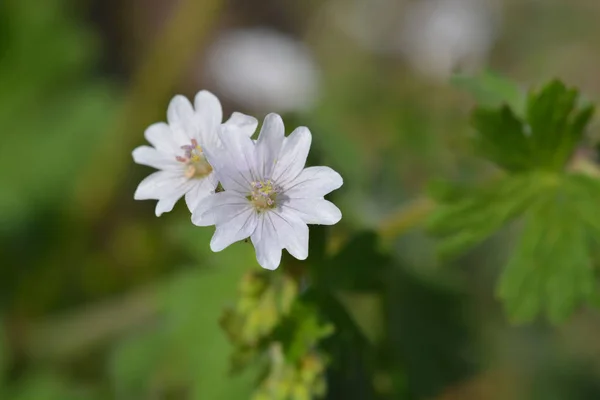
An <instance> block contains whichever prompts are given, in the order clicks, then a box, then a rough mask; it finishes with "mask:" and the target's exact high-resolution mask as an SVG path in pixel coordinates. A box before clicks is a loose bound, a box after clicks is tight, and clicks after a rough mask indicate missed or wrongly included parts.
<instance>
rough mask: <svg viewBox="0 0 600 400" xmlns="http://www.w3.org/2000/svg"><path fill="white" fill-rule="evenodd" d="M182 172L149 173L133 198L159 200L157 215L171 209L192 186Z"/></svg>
mask: <svg viewBox="0 0 600 400" xmlns="http://www.w3.org/2000/svg"><path fill="white" fill-rule="evenodd" d="M192 184H193V182H190V180H189V179H187V178H186V177H185V176H183V175H182V174H181V173H178V172H173V171H159V172H155V173H153V174H152V175H149V176H148V177H146V179H144V180H143V181H142V182H141V183H140V184H139V185H138V187H137V189H136V191H135V194H134V195H133V198H134V199H136V200H148V199H157V200H159V202H158V204H157V205H156V216H157V217H158V216H160V215H161V214H162V213H165V212H168V211H171V210H172V209H173V206H174V205H175V203H176V202H177V200H179V199H180V198H181V197H182V196H183V195H184V194H185V193H186V192H187V191H188V190H189V189H190V188H191V186H192Z"/></svg>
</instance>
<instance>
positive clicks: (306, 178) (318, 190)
mask: <svg viewBox="0 0 600 400" xmlns="http://www.w3.org/2000/svg"><path fill="white" fill-rule="evenodd" d="M343 183H344V180H343V179H342V177H341V176H340V174H338V173H337V172H335V171H334V170H333V169H331V168H329V167H309V168H305V169H304V170H303V171H302V172H301V173H300V175H298V176H297V177H296V179H294V180H293V181H291V182H289V183H288V184H287V186H286V187H284V191H285V195H286V196H287V197H290V198H318V197H323V196H325V195H326V194H328V193H329V192H331V191H333V190H336V189H339V188H340V187H341V186H342V184H343Z"/></svg>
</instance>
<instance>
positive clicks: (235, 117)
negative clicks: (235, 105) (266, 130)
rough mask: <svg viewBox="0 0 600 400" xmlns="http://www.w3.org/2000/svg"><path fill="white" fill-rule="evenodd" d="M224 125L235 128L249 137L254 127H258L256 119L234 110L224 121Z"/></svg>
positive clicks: (254, 129) (252, 133)
mask: <svg viewBox="0 0 600 400" xmlns="http://www.w3.org/2000/svg"><path fill="white" fill-rule="evenodd" d="M224 125H227V126H230V127H232V128H233V129H237V131H238V132H240V133H241V134H242V135H246V136H248V137H251V136H252V135H254V132H255V131H256V128H257V127H258V120H257V119H256V118H254V117H251V116H249V115H246V114H242V113H239V112H234V113H233V114H231V117H230V118H229V119H228V120H227V121H226V122H225V123H224Z"/></svg>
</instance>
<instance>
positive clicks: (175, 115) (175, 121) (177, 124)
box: [167, 95, 198, 146]
mask: <svg viewBox="0 0 600 400" xmlns="http://www.w3.org/2000/svg"><path fill="white" fill-rule="evenodd" d="M195 118H196V117H195V115H194V108H193V107H192V104H191V103H190V101H189V100H188V99H187V98H186V97H184V96H181V95H177V96H175V97H173V99H172V100H171V102H170V103H169V108H168V109H167V121H168V122H169V127H170V128H171V131H172V133H173V137H174V139H175V141H176V143H177V144H178V146H183V145H189V144H190V140H191V139H192V138H195V137H196V136H197V135H196V133H197V130H198V128H197V127H196V123H195Z"/></svg>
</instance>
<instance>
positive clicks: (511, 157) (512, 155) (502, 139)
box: [472, 106, 532, 172]
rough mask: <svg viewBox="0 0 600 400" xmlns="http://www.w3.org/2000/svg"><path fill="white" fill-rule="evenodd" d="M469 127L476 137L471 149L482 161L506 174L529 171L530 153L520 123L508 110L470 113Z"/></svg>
mask: <svg viewBox="0 0 600 400" xmlns="http://www.w3.org/2000/svg"><path fill="white" fill-rule="evenodd" d="M472 124H473V127H474V128H475V129H476V130H477V131H478V133H479V135H478V136H476V137H475V138H474V139H473V142H474V146H475V148H476V150H477V151H478V152H479V153H480V154H481V155H482V156H483V157H485V158H487V159H488V160H490V161H492V162H494V163H496V164H497V165H498V166H500V167H502V168H504V169H506V170H508V171H513V172H516V171H526V170H528V169H530V168H531V161H532V160H531V153H532V149H531V146H530V143H529V140H528V138H527V136H526V134H525V132H524V128H523V123H522V122H521V121H519V120H518V119H517V117H516V116H515V115H514V114H513V112H512V110H511V109H510V108H508V107H507V106H502V107H501V108H500V109H499V110H492V109H483V108H478V109H476V110H475V111H474V112H473V116H472ZM508 149H510V151H508Z"/></svg>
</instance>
